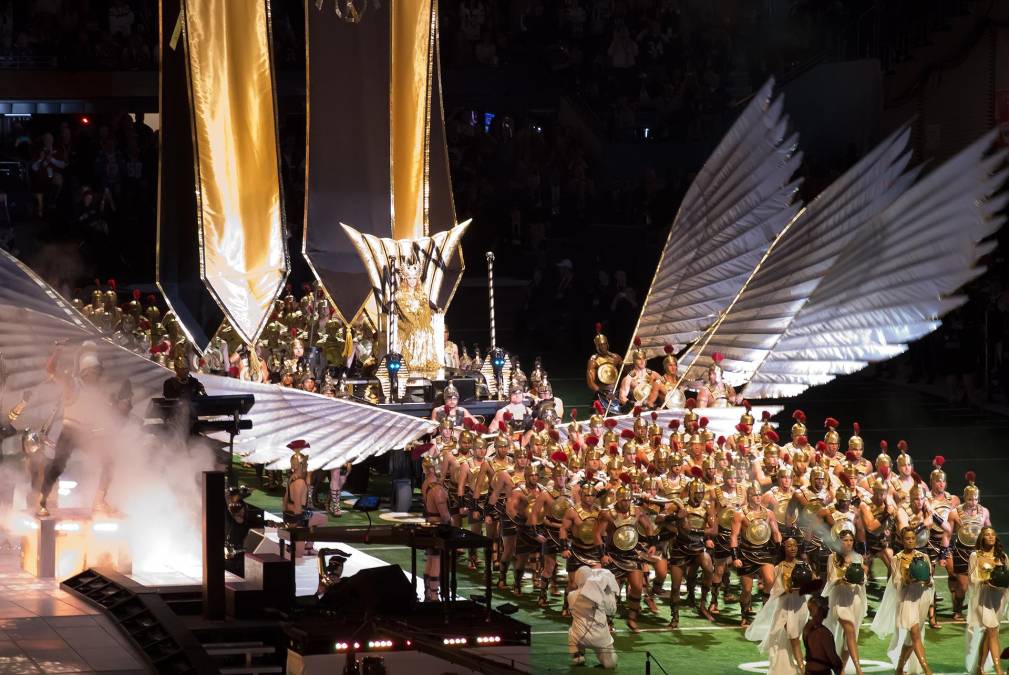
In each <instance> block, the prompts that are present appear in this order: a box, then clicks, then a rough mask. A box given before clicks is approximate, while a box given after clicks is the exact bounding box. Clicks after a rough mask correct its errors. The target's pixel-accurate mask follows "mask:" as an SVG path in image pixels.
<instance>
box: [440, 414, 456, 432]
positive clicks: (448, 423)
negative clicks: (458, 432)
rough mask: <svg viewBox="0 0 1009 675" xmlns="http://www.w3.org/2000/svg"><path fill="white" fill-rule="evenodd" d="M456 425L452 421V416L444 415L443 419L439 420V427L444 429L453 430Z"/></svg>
mask: <svg viewBox="0 0 1009 675" xmlns="http://www.w3.org/2000/svg"><path fill="white" fill-rule="evenodd" d="M454 427H455V425H454V424H453V423H452V418H451V417H448V416H445V417H442V418H441V421H440V422H438V428H439V429H441V430H442V431H446V430H447V431H451V430H452V429H453V428H454Z"/></svg>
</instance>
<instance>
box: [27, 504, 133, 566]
mask: <svg viewBox="0 0 1009 675" xmlns="http://www.w3.org/2000/svg"><path fill="white" fill-rule="evenodd" d="M12 524H13V530H14V533H15V534H16V535H19V536H20V544H21V568H22V569H23V570H24V571H26V572H28V573H29V574H31V575H33V576H36V577H39V578H41V579H51V578H54V577H55V578H60V579H63V578H66V577H68V576H72V575H74V574H77V573H78V572H80V571H82V570H84V569H87V568H88V567H96V566H102V567H111V568H113V569H115V570H116V571H118V572H120V573H124V574H125V573H129V572H130V571H131V569H132V561H131V558H130V553H129V547H128V546H127V544H126V539H125V537H124V536H123V535H124V533H123V532H122V527H121V526H122V522H121V519H120V518H119V517H118V516H116V515H113V514H102V513H96V512H94V511H93V510H91V509H80V508H76V509H75V508H67V509H59V508H58V509H53V512H52V513H51V514H50V515H49V516H45V517H40V516H37V515H34V514H32V513H30V512H27V511H25V512H23V513H21V514H17V515H15V516H13V523H12Z"/></svg>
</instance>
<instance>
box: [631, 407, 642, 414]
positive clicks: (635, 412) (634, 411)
mask: <svg viewBox="0 0 1009 675" xmlns="http://www.w3.org/2000/svg"><path fill="white" fill-rule="evenodd" d="M631 414H632V415H634V416H635V417H640V416H641V406H639V405H636V406H634V410H632V411H631Z"/></svg>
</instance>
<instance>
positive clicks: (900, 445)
mask: <svg viewBox="0 0 1009 675" xmlns="http://www.w3.org/2000/svg"><path fill="white" fill-rule="evenodd" d="M897 449H898V450H899V451H900V454H899V455H897V466H898V467H901V466H911V465H912V464H913V463H914V462H913V461H912V460H911V455H909V454H908V452H907V441H905V440H899V441H897Z"/></svg>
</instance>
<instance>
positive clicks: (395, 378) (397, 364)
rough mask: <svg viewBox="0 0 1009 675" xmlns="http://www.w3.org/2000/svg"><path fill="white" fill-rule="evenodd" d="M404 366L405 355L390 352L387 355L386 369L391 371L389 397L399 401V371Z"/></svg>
mask: <svg viewBox="0 0 1009 675" xmlns="http://www.w3.org/2000/svg"><path fill="white" fill-rule="evenodd" d="M402 367H403V355H402V354H398V353H396V352H389V353H388V354H386V355H385V369H386V372H388V373H389V399H390V400H392V401H393V402H397V401H399V371H400V368H402Z"/></svg>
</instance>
